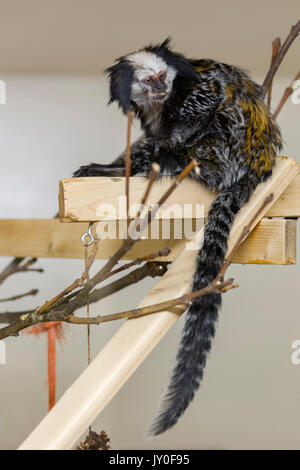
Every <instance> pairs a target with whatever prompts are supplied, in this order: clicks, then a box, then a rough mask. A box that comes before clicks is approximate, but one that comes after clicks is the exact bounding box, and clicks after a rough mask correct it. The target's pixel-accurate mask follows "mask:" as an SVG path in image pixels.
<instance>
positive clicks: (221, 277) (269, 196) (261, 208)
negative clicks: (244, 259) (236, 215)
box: [217, 193, 274, 281]
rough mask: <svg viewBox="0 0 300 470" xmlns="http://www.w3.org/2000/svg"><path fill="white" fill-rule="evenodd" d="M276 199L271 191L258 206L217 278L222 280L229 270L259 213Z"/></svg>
mask: <svg viewBox="0 0 300 470" xmlns="http://www.w3.org/2000/svg"><path fill="white" fill-rule="evenodd" d="M273 199H274V194H273V193H270V194H269V195H268V196H267V197H266V198H265V200H264V201H263V203H262V205H261V206H260V207H259V208H258V210H257V211H256V213H255V214H254V216H253V217H252V219H251V220H250V222H249V223H248V225H246V226H245V227H244V228H243V230H242V232H241V235H240V236H239V238H238V240H237V241H236V243H235V244H234V246H233V247H232V249H231V250H230V252H229V253H228V255H227V256H226V258H225V260H224V261H223V265H222V267H221V269H220V271H219V273H218V275H217V279H218V280H219V281H221V280H222V279H223V277H224V274H225V272H226V271H227V269H228V267H229V266H230V264H231V263H232V259H233V256H234V253H235V251H236V249H237V248H238V247H239V245H240V244H241V243H242V242H243V241H244V240H245V238H246V237H247V236H248V235H249V233H250V231H251V228H252V225H253V223H254V222H255V221H256V219H257V217H258V216H259V214H260V213H261V212H262V211H263V210H264V209H265V207H266V206H267V205H268V204H270V202H271V201H272V200H273Z"/></svg>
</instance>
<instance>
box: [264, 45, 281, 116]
mask: <svg viewBox="0 0 300 470" xmlns="http://www.w3.org/2000/svg"><path fill="white" fill-rule="evenodd" d="M280 48H281V40H280V38H279V37H277V38H275V39H274V41H273V42H272V59H271V67H272V66H273V64H274V60H275V57H276V56H277V54H278V51H279V50H280ZM272 84H273V80H272V81H271V83H270V86H269V88H268V99H267V105H268V108H269V109H271V98H272Z"/></svg>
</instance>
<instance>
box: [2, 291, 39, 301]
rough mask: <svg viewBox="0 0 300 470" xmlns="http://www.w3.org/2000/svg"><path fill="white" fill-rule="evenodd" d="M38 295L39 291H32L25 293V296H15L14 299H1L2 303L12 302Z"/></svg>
mask: <svg viewBox="0 0 300 470" xmlns="http://www.w3.org/2000/svg"><path fill="white" fill-rule="evenodd" d="M37 293H38V289H31V290H30V291H29V292H25V293H24V294H19V295H13V296H12V297H8V298H7V299H0V302H10V301H12V300H18V299H22V298H23V297H27V296H29V295H36V294H37Z"/></svg>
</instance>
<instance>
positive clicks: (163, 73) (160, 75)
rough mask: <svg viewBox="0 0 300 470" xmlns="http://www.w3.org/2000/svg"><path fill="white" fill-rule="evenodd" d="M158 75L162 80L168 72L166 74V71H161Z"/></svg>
mask: <svg viewBox="0 0 300 470" xmlns="http://www.w3.org/2000/svg"><path fill="white" fill-rule="evenodd" d="M158 76H159V78H160V79H161V80H164V79H165V78H166V76H167V74H166V72H160V73H159V75H158Z"/></svg>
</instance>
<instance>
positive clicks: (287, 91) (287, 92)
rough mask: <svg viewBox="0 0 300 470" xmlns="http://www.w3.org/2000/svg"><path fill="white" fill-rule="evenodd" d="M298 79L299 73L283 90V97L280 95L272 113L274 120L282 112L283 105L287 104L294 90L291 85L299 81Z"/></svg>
mask: <svg viewBox="0 0 300 470" xmlns="http://www.w3.org/2000/svg"><path fill="white" fill-rule="evenodd" d="M299 78H300V72H298V73H297V75H296V76H295V78H294V80H293V81H292V82H291V84H290V85H289V86H288V87H287V88H286V89H285V91H284V93H283V95H282V98H281V100H280V102H279V104H278V106H277V108H276V109H275V111H274V113H273V118H274V119H276V118H277V116H278V114H279V113H280V111H281V110H282V108H283V106H284V105H285V103H286V102H287V100H288V99H289V97H290V96H291V94H292V93H293V91H294V89H293V83H294V82H295V81H296V80H299Z"/></svg>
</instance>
